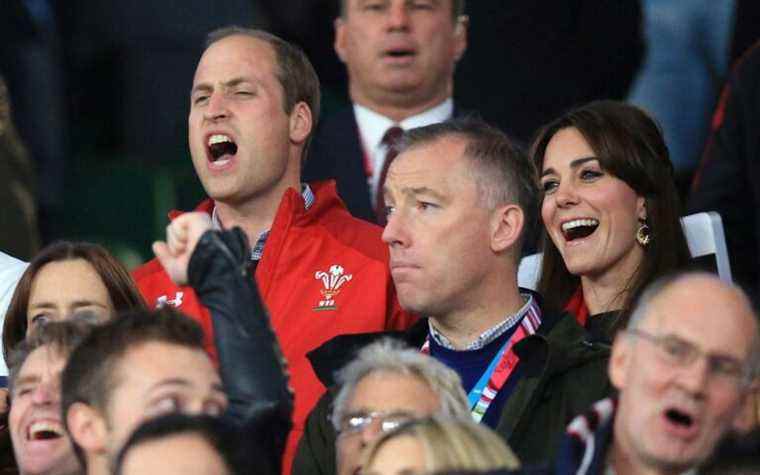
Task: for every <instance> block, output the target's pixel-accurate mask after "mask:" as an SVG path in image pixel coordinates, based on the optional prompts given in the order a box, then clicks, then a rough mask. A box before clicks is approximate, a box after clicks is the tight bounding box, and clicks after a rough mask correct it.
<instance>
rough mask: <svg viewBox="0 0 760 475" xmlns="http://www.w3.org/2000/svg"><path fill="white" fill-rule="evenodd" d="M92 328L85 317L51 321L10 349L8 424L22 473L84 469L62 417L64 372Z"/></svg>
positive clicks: (54, 474) (66, 474) (58, 474)
mask: <svg viewBox="0 0 760 475" xmlns="http://www.w3.org/2000/svg"><path fill="white" fill-rule="evenodd" d="M89 329H90V327H89V325H88V324H87V323H85V322H81V321H68V322H56V323H51V324H48V325H45V326H44V327H42V328H40V329H39V330H38V331H35V332H34V333H32V335H31V336H30V337H29V338H27V339H26V340H25V341H24V342H23V343H21V345H19V347H18V348H17V349H16V350H14V351H13V352H12V353H11V358H10V361H9V366H10V394H11V401H12V404H11V410H10V414H9V417H8V423H9V426H10V433H11V440H12V441H13V452H14V454H15V456H16V463H17V464H18V469H19V473H21V474H22V475H29V474H40V475H42V474H45V475H71V474H76V473H80V470H81V468H80V465H79V461H78V460H77V458H76V456H75V455H74V449H73V448H72V445H71V439H70V438H69V434H68V433H67V432H66V430H65V428H64V424H63V421H62V420H61V372H62V370H63V367H64V365H65V364H66V360H67V359H68V356H69V354H70V353H71V351H72V350H73V349H74V347H75V346H76V345H78V344H79V342H80V341H81V340H82V339H83V338H84V337H85V336H87V334H88V332H89Z"/></svg>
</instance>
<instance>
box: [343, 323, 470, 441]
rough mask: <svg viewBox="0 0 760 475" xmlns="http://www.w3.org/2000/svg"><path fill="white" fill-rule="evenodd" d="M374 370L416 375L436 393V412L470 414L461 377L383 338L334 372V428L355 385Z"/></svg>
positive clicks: (439, 364)
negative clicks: (438, 408)
mask: <svg viewBox="0 0 760 475" xmlns="http://www.w3.org/2000/svg"><path fill="white" fill-rule="evenodd" d="M376 372H385V373H393V374H401V375H405V376H414V377H417V378H419V379H420V380H422V381H424V382H425V383H427V385H428V386H430V389H431V390H432V391H433V392H434V393H435V394H436V395H437V396H438V399H439V401H440V406H441V407H440V411H439V413H440V414H443V415H446V416H449V417H455V418H463V419H471V418H472V416H471V415H470V409H469V404H468V402H467V396H465V394H464V390H463V389H462V380H461V379H460V378H459V375H458V374H457V373H456V372H455V371H454V370H452V369H451V368H449V367H447V366H446V365H444V364H443V363H441V362H439V361H437V360H435V359H434V358H431V357H430V356H427V355H424V354H422V353H420V352H419V351H418V350H415V349H412V348H409V347H408V346H406V345H404V344H403V343H401V342H399V341H397V340H393V339H391V338H383V339H382V340H380V341H378V342H375V343H372V344H370V345H367V346H366V347H364V348H363V349H362V350H361V351H359V353H358V354H357V356H356V358H355V359H354V360H353V361H351V363H349V364H348V365H346V366H345V367H344V368H343V369H341V370H340V371H339V372H338V374H337V377H336V380H337V382H338V384H339V385H340V391H339V392H338V395H337V396H336V397H335V401H334V403H333V413H332V423H333V427H335V430H336V431H338V432H339V431H340V423H341V420H343V417H344V416H345V414H346V409H347V407H346V406H347V405H348V401H349V399H350V398H351V396H352V395H353V393H354V390H355V389H356V386H357V385H358V384H359V382H360V381H361V380H362V379H364V378H365V377H366V376H368V375H370V374H372V373H376Z"/></svg>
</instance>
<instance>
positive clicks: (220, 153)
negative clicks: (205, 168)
mask: <svg viewBox="0 0 760 475" xmlns="http://www.w3.org/2000/svg"><path fill="white" fill-rule="evenodd" d="M237 149H238V147H237V144H236V143H235V141H234V140H232V138H231V137H230V136H228V135H225V134H214V135H212V136H210V137H209V138H208V156H209V160H210V161H211V163H216V164H220V165H221V164H224V163H227V162H228V161H229V160H230V159H231V158H232V157H234V156H235V154H236V153H237Z"/></svg>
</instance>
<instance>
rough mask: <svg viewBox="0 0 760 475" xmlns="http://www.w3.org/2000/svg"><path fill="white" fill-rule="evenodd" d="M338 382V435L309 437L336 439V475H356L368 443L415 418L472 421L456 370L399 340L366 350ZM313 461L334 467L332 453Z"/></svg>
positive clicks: (335, 415)
mask: <svg viewBox="0 0 760 475" xmlns="http://www.w3.org/2000/svg"><path fill="white" fill-rule="evenodd" d="M336 379H337V382H338V383H339V386H340V389H339V390H338V391H337V394H336V395H335V399H334V403H333V410H332V413H331V414H330V418H331V422H332V426H331V427H326V430H327V431H330V432H332V431H333V430H334V433H331V434H319V435H318V434H314V433H310V432H307V434H306V435H305V437H316V436H322V437H326V438H328V439H330V440H335V449H336V454H335V464H336V467H335V468H333V469H331V472H330V473H337V474H338V475H350V474H354V473H356V471H357V470H358V468H359V461H360V455H361V451H362V449H363V448H364V447H365V446H366V445H367V444H368V443H370V442H371V441H372V440H374V439H375V438H377V436H378V435H379V434H380V433H382V432H387V431H390V430H393V429H395V428H396V427H398V426H399V425H401V424H403V423H404V422H407V421H409V420H411V419H415V418H420V417H427V416H431V415H434V414H437V415H442V416H446V417H452V418H457V419H461V420H470V419H471V416H470V409H469V405H468V403H467V396H465V393H464V390H463V389H462V382H461V380H460V379H459V375H457V373H456V371H454V370H453V369H451V368H448V367H447V366H446V365H444V364H443V363H440V362H439V361H437V360H435V359H433V358H431V357H430V356H428V355H425V354H422V353H420V352H419V351H418V350H417V349H413V348H409V347H406V346H405V345H403V344H402V343H400V342H399V341H396V340H392V339H381V340H379V341H377V342H375V343H373V344H371V345H368V346H366V347H365V348H363V349H362V350H361V351H360V352H359V353H358V354H357V355H356V358H354V359H353V360H352V361H351V363H349V364H348V365H346V366H345V367H344V368H343V369H342V370H340V371H339V372H338V374H337V378H336ZM336 434H337V438H336ZM316 445H318V446H321V445H322V444H316ZM305 447H310V444H306V445H305ZM311 456H313V457H317V458H319V462H320V465H325V466H326V465H332V462H333V459H332V454H331V453H313V454H311ZM298 470H299V468H298V467H296V468H295V470H294V472H293V473H300V472H299V471H298Z"/></svg>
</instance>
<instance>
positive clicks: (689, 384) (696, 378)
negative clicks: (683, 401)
mask: <svg viewBox="0 0 760 475" xmlns="http://www.w3.org/2000/svg"><path fill="white" fill-rule="evenodd" d="M709 379H710V362H709V361H708V359H707V358H705V357H699V358H697V359H696V360H695V361H692V362H691V363H690V364H688V365H686V366H684V367H683V368H681V371H680V372H679V374H678V384H679V385H680V386H681V388H682V389H684V390H685V391H687V392H688V393H689V394H691V395H692V396H697V397H700V398H701V396H702V395H703V394H704V392H705V390H706V387H707V384H708V383H709Z"/></svg>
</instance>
